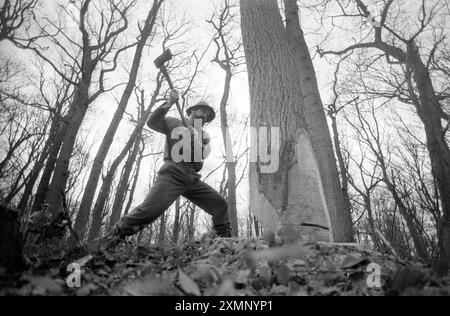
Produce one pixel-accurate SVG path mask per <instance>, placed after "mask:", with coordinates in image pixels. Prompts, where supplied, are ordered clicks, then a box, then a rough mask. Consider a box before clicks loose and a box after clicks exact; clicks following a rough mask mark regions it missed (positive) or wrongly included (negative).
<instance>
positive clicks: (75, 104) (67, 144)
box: [47, 51, 94, 214]
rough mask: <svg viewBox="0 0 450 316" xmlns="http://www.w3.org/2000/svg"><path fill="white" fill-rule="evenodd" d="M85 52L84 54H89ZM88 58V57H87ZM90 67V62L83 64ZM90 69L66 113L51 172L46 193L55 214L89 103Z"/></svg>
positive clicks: (59, 207) (58, 208) (60, 204)
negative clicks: (63, 128)
mask: <svg viewBox="0 0 450 316" xmlns="http://www.w3.org/2000/svg"><path fill="white" fill-rule="evenodd" d="M89 53H90V51H89ZM89 53H88V52H85V54H89ZM89 58H90V57H89ZM85 66H86V67H88V68H90V66H92V65H90V64H85ZM93 70H94V69H93V68H92V71H91V70H89V71H87V73H85V74H84V76H83V79H82V80H81V82H80V84H79V86H78V87H77V91H76V93H75V96H74V99H73V101H72V104H71V106H70V109H69V113H68V115H67V126H66V130H65V132H64V137H63V141H62V145H61V151H60V152H59V155H58V159H57V161H56V166H55V171H54V173H53V177H52V181H51V183H50V188H49V190H48V194H47V201H48V204H49V212H50V213H51V214H57V213H58V211H59V210H60V209H61V207H62V200H61V190H64V189H65V188H66V184H67V179H68V177H69V163H70V159H71V157H72V152H73V149H74V146H75V141H76V138H77V135H78V131H79V129H80V127H81V124H82V123H83V120H84V117H85V115H86V112H87V109H88V105H89V87H90V84H91V79H92V72H93Z"/></svg>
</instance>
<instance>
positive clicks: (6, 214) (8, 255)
mask: <svg viewBox="0 0 450 316" xmlns="http://www.w3.org/2000/svg"><path fill="white" fill-rule="evenodd" d="M19 215H20V211H19V210H17V209H14V208H11V207H9V206H8V205H6V204H5V203H2V202H0V267H3V268H7V269H8V270H13V271H17V270H21V269H23V268H24V267H25V257H24V254H23V240H22V234H21V232H20V223H19Z"/></svg>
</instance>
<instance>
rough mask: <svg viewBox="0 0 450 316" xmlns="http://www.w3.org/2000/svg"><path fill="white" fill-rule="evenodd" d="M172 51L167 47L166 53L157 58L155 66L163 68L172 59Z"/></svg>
mask: <svg viewBox="0 0 450 316" xmlns="http://www.w3.org/2000/svg"><path fill="white" fill-rule="evenodd" d="M172 57H173V56H172V52H171V51H170V49H166V50H165V51H164V53H163V54H162V55H161V56H159V57H158V58H156V59H155V66H156V68H158V69H159V68H161V67H162V66H163V65H164V64H165V63H166V62H168V61H169V60H171V59H172Z"/></svg>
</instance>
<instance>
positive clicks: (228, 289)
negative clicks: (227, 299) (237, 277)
mask: <svg viewBox="0 0 450 316" xmlns="http://www.w3.org/2000/svg"><path fill="white" fill-rule="evenodd" d="M212 295H213V296H237V292H236V289H235V288H234V283H233V281H231V280H225V281H223V282H222V284H221V285H220V286H219V287H218V288H217V291H216V292H215V293H213V294H212Z"/></svg>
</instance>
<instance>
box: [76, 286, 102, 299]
mask: <svg viewBox="0 0 450 316" xmlns="http://www.w3.org/2000/svg"><path fill="white" fill-rule="evenodd" d="M96 290H98V286H97V285H95V284H93V283H89V284H88V285H86V286H83V287H82V288H81V289H79V290H77V293H76V295H77V296H88V295H90V294H91V293H92V292H94V291H96Z"/></svg>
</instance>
